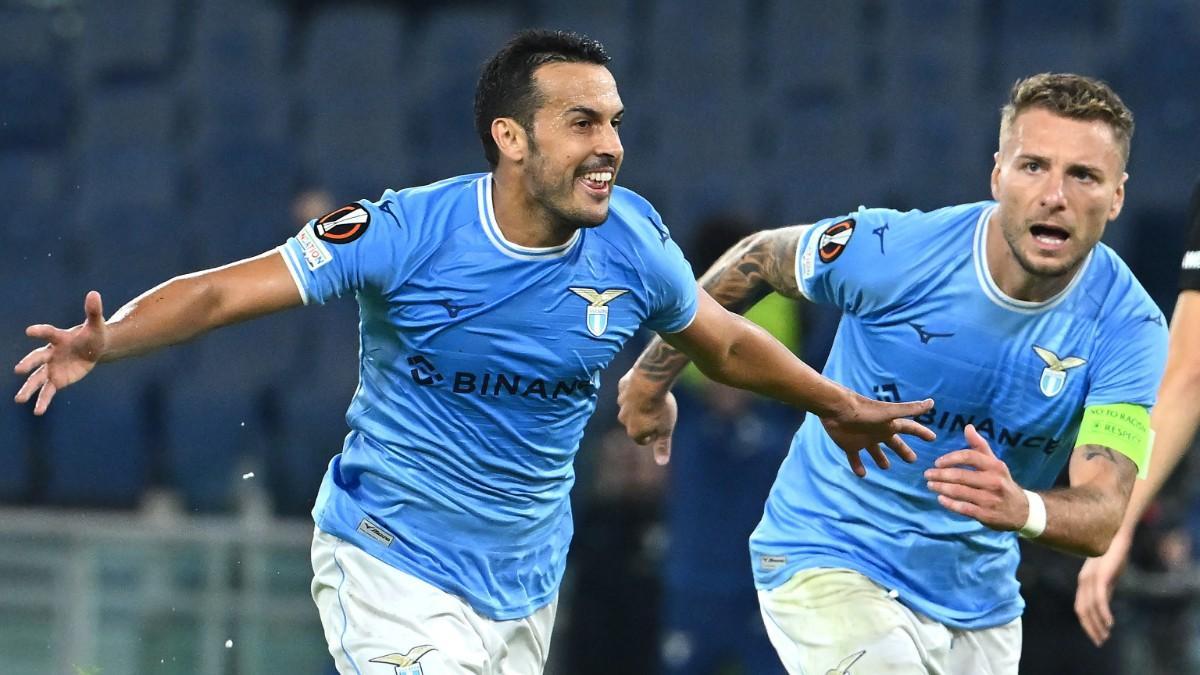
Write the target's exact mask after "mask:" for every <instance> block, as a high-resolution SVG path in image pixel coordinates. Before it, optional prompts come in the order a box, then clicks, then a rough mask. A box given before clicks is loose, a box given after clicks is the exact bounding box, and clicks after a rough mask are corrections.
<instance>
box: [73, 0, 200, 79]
mask: <svg viewBox="0 0 1200 675" xmlns="http://www.w3.org/2000/svg"><path fill="white" fill-rule="evenodd" d="M179 7H180V5H178V4H176V3H173V2H159V0H93V1H92V2H86V3H83V4H82V5H81V9H82V10H83V23H84V26H85V29H84V31H83V34H82V40H81V41H80V58H79V60H78V62H79V64H80V65H81V66H82V67H83V71H84V73H83V74H84V77H85V80H87V81H97V80H102V81H106V82H119V81H121V80H126V79H133V78H140V77H145V76H157V75H161V74H163V73H165V72H166V71H168V70H169V69H170V67H171V65H172V64H173V60H174V59H175V58H176V48H177V45H179V44H181V41H180V40H179V37H180V32H179V30H180V25H179V24H178V23H177V14H176V12H177V11H178V9H179Z"/></svg>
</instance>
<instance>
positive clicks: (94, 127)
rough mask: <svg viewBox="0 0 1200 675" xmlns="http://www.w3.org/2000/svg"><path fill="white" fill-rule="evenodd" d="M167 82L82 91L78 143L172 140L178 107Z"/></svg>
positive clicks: (116, 144) (109, 144) (160, 142)
mask: <svg viewBox="0 0 1200 675" xmlns="http://www.w3.org/2000/svg"><path fill="white" fill-rule="evenodd" d="M177 107H178V106H177V103H176V99H175V92H173V91H172V90H171V89H170V88H169V87H167V86H149V87H148V86H136V87H135V86H124V87H101V88H98V89H94V90H85V91H84V100H83V104H82V105H81V106H80V108H81V115H80V125H79V132H78V133H79V143H80V144H81V145H83V146H87V147H99V148H113V147H123V146H130V145H133V146H162V145H167V144H169V143H171V142H172V141H174V140H175V138H174V135H175V128H176V125H177V124H178V119H177V118H178V111H177Z"/></svg>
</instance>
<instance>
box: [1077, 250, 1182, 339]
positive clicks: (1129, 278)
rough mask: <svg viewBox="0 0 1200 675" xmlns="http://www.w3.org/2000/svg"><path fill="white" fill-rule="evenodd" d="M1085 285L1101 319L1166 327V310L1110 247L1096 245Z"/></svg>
mask: <svg viewBox="0 0 1200 675" xmlns="http://www.w3.org/2000/svg"><path fill="white" fill-rule="evenodd" d="M1085 274H1086V276H1085V278H1084V279H1083V280H1082V281H1083V282H1084V291H1085V293H1086V295H1087V297H1088V298H1089V299H1090V300H1092V301H1093V302H1095V303H1096V304H1097V305H1098V307H1099V311H1100V317H1101V320H1104V321H1108V322H1117V323H1120V322H1124V321H1128V320H1131V319H1132V320H1137V321H1149V322H1152V323H1157V324H1159V325H1163V326H1164V330H1165V322H1164V321H1163V318H1162V317H1163V315H1162V310H1160V309H1159V307H1158V304H1157V303H1155V302H1154V298H1152V297H1151V296H1150V293H1149V292H1148V291H1146V289H1145V287H1144V286H1142V283H1141V282H1140V281H1138V279H1137V277H1136V276H1134V274H1133V270H1131V269H1129V265H1127V264H1126V263H1125V261H1124V260H1122V259H1121V256H1120V255H1118V254H1117V252H1116V251H1114V250H1113V249H1112V248H1111V247H1109V246H1108V245H1107V244H1105V243H1103V242H1101V243H1098V244H1096V248H1094V249H1093V250H1092V254H1091V258H1090V260H1088V269H1087V271H1086V272H1085Z"/></svg>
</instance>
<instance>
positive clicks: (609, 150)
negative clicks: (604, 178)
mask: <svg viewBox="0 0 1200 675" xmlns="http://www.w3.org/2000/svg"><path fill="white" fill-rule="evenodd" d="M595 151H596V154H597V155H600V156H603V157H611V158H613V160H614V162H615V161H620V159H621V155H623V154H624V153H625V148H624V146H622V145H621V136H620V135H619V134H618V133H617V128H616V127H614V126H612V125H611V124H609V125H605V126H604V127H603V128H602V130H601V131H600V132H599V134H597V138H596V148H595Z"/></svg>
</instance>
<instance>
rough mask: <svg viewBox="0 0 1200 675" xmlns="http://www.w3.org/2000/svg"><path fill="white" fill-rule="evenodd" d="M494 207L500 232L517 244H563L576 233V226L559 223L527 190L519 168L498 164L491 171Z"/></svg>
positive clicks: (534, 246) (547, 245)
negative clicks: (513, 168) (504, 166)
mask: <svg viewBox="0 0 1200 675" xmlns="http://www.w3.org/2000/svg"><path fill="white" fill-rule="evenodd" d="M492 206H493V208H494V209H495V211H496V225H497V226H499V228H500V233H501V234H503V235H504V238H505V239H507V240H508V241H509V242H511V243H513V244H516V245H518V246H526V247H529V248H547V247H551V246H560V245H562V244H565V243H567V241H568V240H569V239H570V238H571V236H572V235H573V234H575V228H573V227H570V226H569V225H566V224H564V223H561V222H559V221H558V219H556V218H554V217H553V216H552V215H551V214H550V213H549V212H547V211H546V208H545V207H544V206H543V205H542V204H541V203H539V202H538V201H537V200H536V199H535V198H534V197H533V195H532V194H530V193H529V191H528V190H526V189H525V186H524V185H523V182H522V176H521V175H520V174H518V173H517V172H516V171H512V170H505V169H504V168H503V167H497V168H496V170H495V171H493V172H492Z"/></svg>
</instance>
